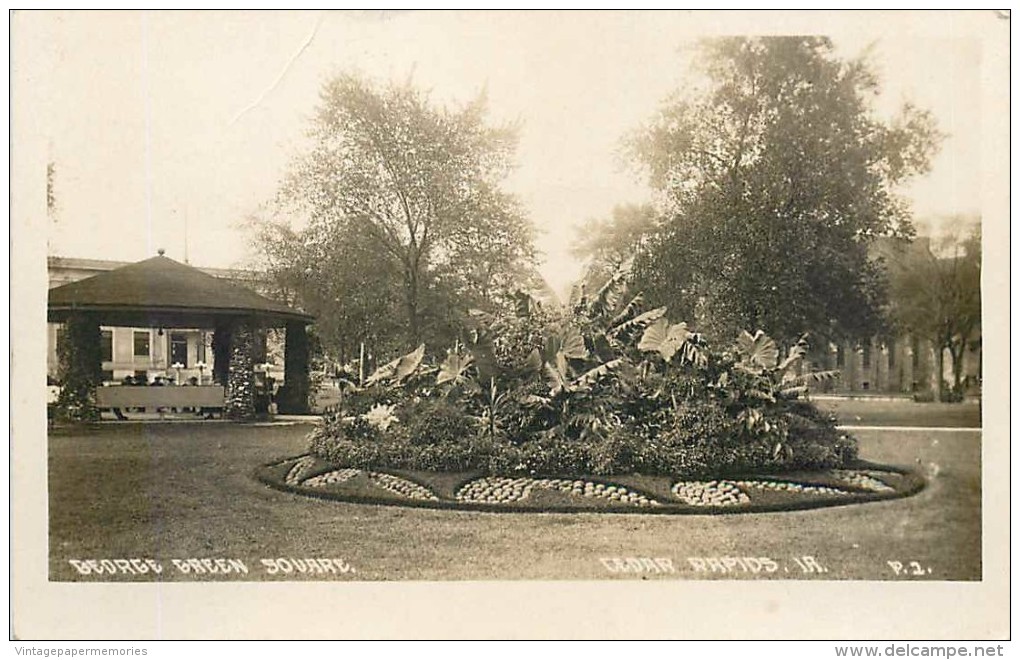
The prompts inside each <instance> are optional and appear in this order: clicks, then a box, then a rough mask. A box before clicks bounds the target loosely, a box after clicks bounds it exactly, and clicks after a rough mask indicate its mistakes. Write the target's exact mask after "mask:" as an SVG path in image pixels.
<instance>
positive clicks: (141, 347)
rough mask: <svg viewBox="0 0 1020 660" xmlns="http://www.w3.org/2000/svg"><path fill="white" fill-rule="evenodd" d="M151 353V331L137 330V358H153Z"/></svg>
mask: <svg viewBox="0 0 1020 660" xmlns="http://www.w3.org/2000/svg"><path fill="white" fill-rule="evenodd" d="M151 356H152V353H150V352H149V331H148V330H145V331H139V330H135V357H151Z"/></svg>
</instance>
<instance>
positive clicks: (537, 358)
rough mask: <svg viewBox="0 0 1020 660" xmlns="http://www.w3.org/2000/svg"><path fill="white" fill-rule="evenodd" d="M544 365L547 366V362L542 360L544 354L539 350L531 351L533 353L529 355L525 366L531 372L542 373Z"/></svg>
mask: <svg viewBox="0 0 1020 660" xmlns="http://www.w3.org/2000/svg"><path fill="white" fill-rule="evenodd" d="M543 364H545V360H543V359H542V352H541V351H540V350H538V349H537V348H533V349H531V353H529V354H528V359H527V360H526V361H525V362H524V366H525V367H526V368H527V369H528V370H529V371H541V370H542V365H543Z"/></svg>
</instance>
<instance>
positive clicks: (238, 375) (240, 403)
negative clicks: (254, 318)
mask: <svg viewBox="0 0 1020 660" xmlns="http://www.w3.org/2000/svg"><path fill="white" fill-rule="evenodd" d="M231 330H232V332H231V338H230V366H229V369H228V374H227V402H226V403H227V406H226V416H227V417H228V418H229V419H234V420H239V421H243V420H249V419H253V418H254V417H255V373H254V366H255V358H254V350H253V349H254V343H255V342H254V332H255V330H254V328H253V327H252V323H251V321H248V320H243V321H238V322H237V323H235V324H234V325H233V327H232V329H231Z"/></svg>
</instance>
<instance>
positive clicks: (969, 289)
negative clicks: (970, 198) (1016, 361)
mask: <svg viewBox="0 0 1020 660" xmlns="http://www.w3.org/2000/svg"><path fill="white" fill-rule="evenodd" d="M890 280H891V283H892V286H891V299H892V305H891V310H892V313H893V317H894V318H895V320H896V321H897V322H898V324H899V326H900V327H901V328H902V329H904V330H906V331H907V332H910V333H912V334H913V335H915V336H917V337H922V338H924V339H927V340H928V341H929V342H931V345H932V347H933V348H934V349H935V371H936V379H937V380H936V384H935V386H936V393H937V395H938V398H939V400H940V401H942V400H945V399H946V398H947V397H946V392H945V385H944V382H943V378H942V374H943V372H944V364H945V354H946V353H947V352H948V353H949V358H950V362H951V364H952V373H953V382H952V391H953V393H954V395H956V397H960V396H962V394H963V390H964V383H963V366H964V355H965V354H966V352H967V349H968V348H969V347H970V346H971V344H972V343H973V342H975V341H979V340H978V339H977V335H978V334H979V333H978V328H979V327H980V325H981V229H980V225H978V226H975V227H973V228H972V229H971V230H970V231H969V232H968V233H964V229H963V227H962V224H961V223H959V222H957V223H954V224H951V225H950V226H949V228H948V230H947V231H946V232H945V233H944V234H943V235H941V236H938V237H937V238H936V239H935V240H934V241H933V243H932V245H931V249H922V250H911V251H909V252H906V253H905V254H904V256H903V258H902V259H900V260H898V261H896V262H895V263H892V264H890Z"/></svg>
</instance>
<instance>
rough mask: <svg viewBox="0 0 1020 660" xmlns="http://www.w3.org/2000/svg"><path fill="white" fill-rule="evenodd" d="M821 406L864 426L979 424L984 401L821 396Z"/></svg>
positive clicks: (842, 421)
mask: <svg viewBox="0 0 1020 660" xmlns="http://www.w3.org/2000/svg"><path fill="white" fill-rule="evenodd" d="M815 403H817V404H818V407H819V408H821V409H823V410H827V411H831V412H833V413H835V414H836V417H838V418H839V423H840V424H847V425H861V426H926V427H934V426H945V427H964V428H979V427H980V426H981V405H980V404H978V403H974V402H966V403H914V402H913V401H910V400H903V401H881V400H879V401H875V400H868V399H818V400H816V401H815Z"/></svg>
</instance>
